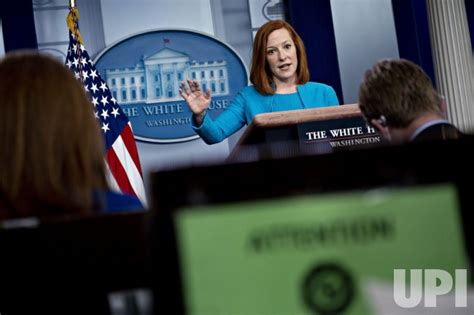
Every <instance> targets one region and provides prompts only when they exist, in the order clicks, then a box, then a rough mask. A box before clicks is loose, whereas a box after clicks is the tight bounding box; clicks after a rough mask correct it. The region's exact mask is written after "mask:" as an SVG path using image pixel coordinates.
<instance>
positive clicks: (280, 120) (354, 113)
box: [228, 104, 382, 161]
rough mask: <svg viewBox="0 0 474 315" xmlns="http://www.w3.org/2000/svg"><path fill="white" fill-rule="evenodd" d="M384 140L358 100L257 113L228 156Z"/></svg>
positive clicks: (330, 148)
mask: <svg viewBox="0 0 474 315" xmlns="http://www.w3.org/2000/svg"><path fill="white" fill-rule="evenodd" d="M381 142H382V139H381V137H380V136H379V135H378V134H377V133H376V132H375V130H374V129H373V128H371V127H369V126H367V124H366V122H365V120H364V118H363V116H362V113H361V112H360V109H359V106H358V104H348V105H340V106H331V107H322V108H312V109H301V110H292V111H281V112H274V113H264V114H259V115H256V116H255V117H254V119H253V120H252V123H251V124H250V125H249V126H248V127H247V129H246V130H245V132H244V133H243V135H242V137H241V138H240V140H239V141H238V142H237V144H236V145H235V147H234V149H233V150H232V152H231V153H230V155H229V157H228V160H230V161H236V160H253V159H255V158H272V157H285V156H289V155H294V154H323V153H330V152H334V151H339V150H344V149H352V148H354V147H360V146H372V145H374V144H379V143H381Z"/></svg>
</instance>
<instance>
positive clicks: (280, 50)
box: [266, 28, 298, 83]
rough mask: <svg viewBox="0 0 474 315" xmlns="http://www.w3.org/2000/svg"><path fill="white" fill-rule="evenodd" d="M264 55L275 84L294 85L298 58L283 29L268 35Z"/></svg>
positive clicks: (293, 44) (288, 36)
mask: <svg viewBox="0 0 474 315" xmlns="http://www.w3.org/2000/svg"><path fill="white" fill-rule="evenodd" d="M266 54H267V62H268V65H269V66H270V70H271V71H272V73H273V80H274V81H275V83H278V82H285V83H296V77H297V74H296V69H297V67H298V57H297V55H296V47H295V43H294V42H293V40H292V39H291V36H290V33H289V32H288V31H287V30H286V29H285V28H280V29H277V30H274V31H273V32H271V33H270V35H268V40H267V52H266Z"/></svg>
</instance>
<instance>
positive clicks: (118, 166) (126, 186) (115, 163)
mask: <svg viewBox="0 0 474 315" xmlns="http://www.w3.org/2000/svg"><path fill="white" fill-rule="evenodd" d="M107 163H108V164H109V167H110V171H111V173H112V175H113V177H114V178H115V181H116V182H117V184H118V186H119V187H120V191H122V192H125V193H128V194H133V195H134V194H135V192H134V191H133V187H132V185H130V181H129V180H128V176H127V172H125V169H124V168H123V166H122V163H120V160H119V159H118V157H117V155H116V154H115V151H114V150H113V149H110V150H107Z"/></svg>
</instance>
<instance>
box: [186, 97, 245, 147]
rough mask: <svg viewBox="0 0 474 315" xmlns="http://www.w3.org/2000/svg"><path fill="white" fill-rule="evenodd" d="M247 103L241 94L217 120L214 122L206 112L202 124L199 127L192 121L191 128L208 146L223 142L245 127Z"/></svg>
mask: <svg viewBox="0 0 474 315" xmlns="http://www.w3.org/2000/svg"><path fill="white" fill-rule="evenodd" d="M245 103H246V100H245V97H244V96H243V94H242V92H239V94H237V96H236V97H235V98H234V99H233V100H232V102H231V103H230V104H229V106H228V107H227V108H226V109H225V110H224V111H223V112H222V113H221V114H220V115H219V116H218V117H217V118H215V119H214V120H213V119H212V118H211V117H209V113H208V112H206V114H205V116H204V119H203V122H202V124H201V125H200V126H199V127H198V126H196V125H195V123H194V119H192V123H191V127H192V128H193V129H194V131H195V132H196V133H197V134H198V135H199V136H200V137H201V138H202V139H203V140H204V142H206V143H207V144H214V143H218V142H221V141H222V140H224V139H225V138H227V137H229V136H230V135H232V134H233V133H235V132H236V131H237V130H239V129H240V128H242V127H243V126H244V125H245V123H246V120H245Z"/></svg>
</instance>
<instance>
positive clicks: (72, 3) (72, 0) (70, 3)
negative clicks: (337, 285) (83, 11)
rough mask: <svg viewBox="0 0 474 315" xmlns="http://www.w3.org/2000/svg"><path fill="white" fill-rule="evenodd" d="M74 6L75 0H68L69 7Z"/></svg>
mask: <svg viewBox="0 0 474 315" xmlns="http://www.w3.org/2000/svg"><path fill="white" fill-rule="evenodd" d="M75 6H76V1H75V0H69V7H70V8H71V9H72V8H74V7H75Z"/></svg>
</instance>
